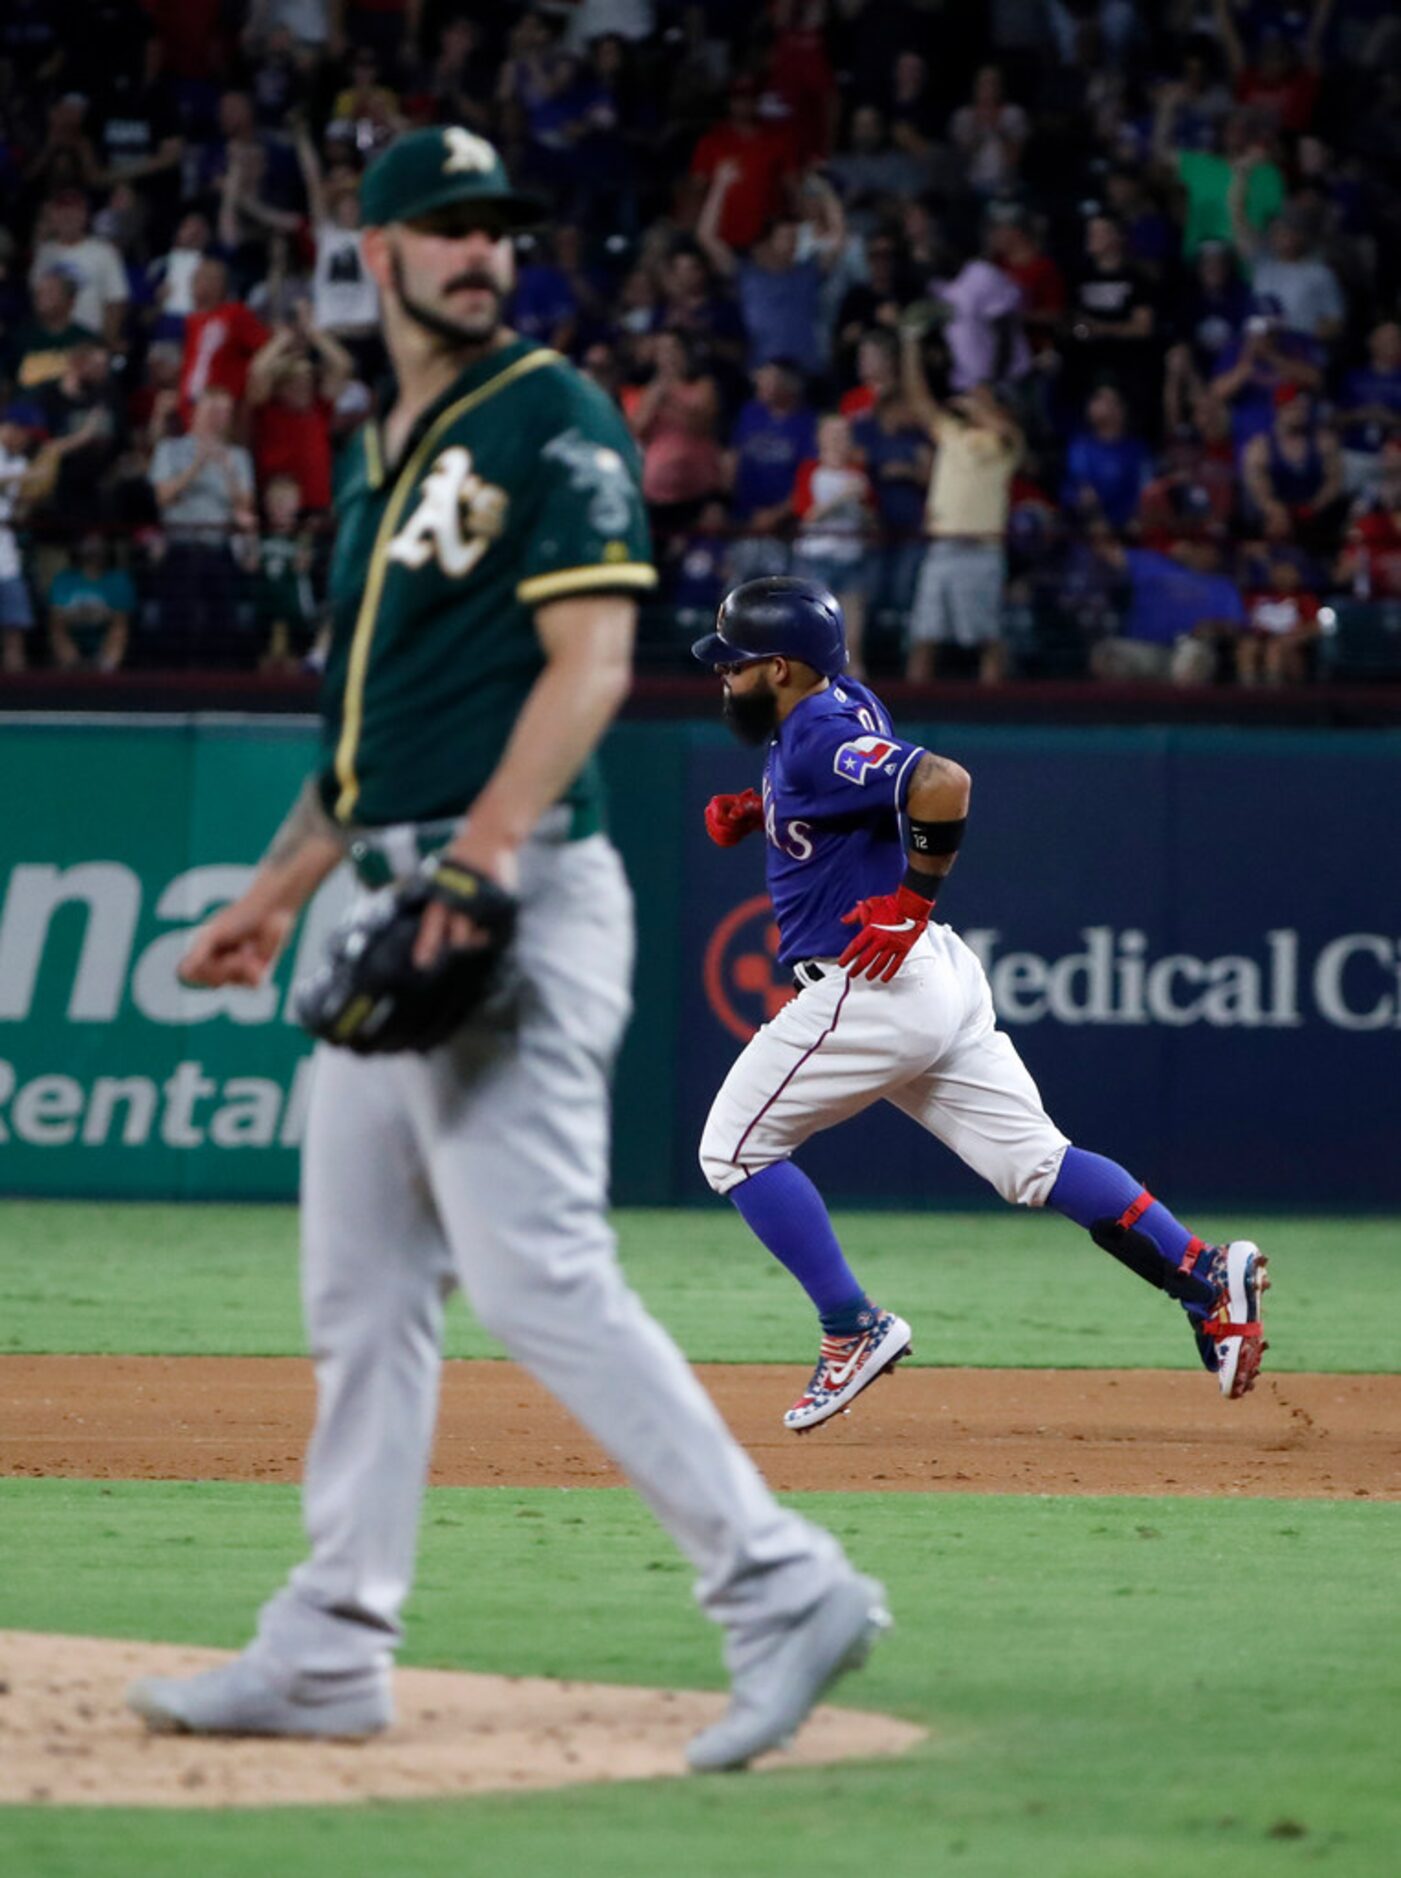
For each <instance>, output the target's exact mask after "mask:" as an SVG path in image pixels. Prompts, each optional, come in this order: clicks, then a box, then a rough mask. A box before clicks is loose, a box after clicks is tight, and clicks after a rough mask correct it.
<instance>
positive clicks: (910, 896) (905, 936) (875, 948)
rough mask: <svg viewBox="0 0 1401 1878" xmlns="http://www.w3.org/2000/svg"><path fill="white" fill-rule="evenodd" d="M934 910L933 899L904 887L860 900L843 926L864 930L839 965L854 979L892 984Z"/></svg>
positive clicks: (844, 953) (849, 947)
mask: <svg viewBox="0 0 1401 1878" xmlns="http://www.w3.org/2000/svg"><path fill="white" fill-rule="evenodd" d="M933 911H934V902H933V901H932V900H926V899H924V898H922V896H921V895H919V894H917V893H916V892H915V891H914V889H913V888H911V887H906V886H904V885H903V884H902V885H901V886H900V887H898V888H897V889H896V891H895V892H894V893H878V894H875V895H874V896H873V897H872V898H871V899H869V900H858V901H857V902H856V905H855V906H854V907H853V908H852V909H851V911H850V912H849V913H843V914H842V924H843V926H859V927H860V928H861V930H860V931H859V932H858V933H857V935H856V937H855V938H854V939H853V940H852V942H851V944H850V945H849V946H848V947H847V949H846V951H845V952H843V954H842V956H841V957H840V959H838V961H837V963H838V964H839V965H846V966H849V967H850V969H851V976H852V977H853V978H860V977H861V976H862V975H863V974H864V975H865V976H866V977H867V978H874V979H879V980H880V981H881V983H882V984H889V982H890V980H891V979H892V978H893V977H894V976H895V974H896V972H898V971H899V969H900V967H901V966H902V965H903V964H904V963H905V960H906V959H907V958H908V957H909V954H910V950H911V948H912V947H913V946H914V944H915V942H916V940H917V939H918V938H919V936H920V934H921V933H922V932H923V931H924V929H925V927H926V926H927V925H928V924H929V915H930V914H931V913H932V912H933Z"/></svg>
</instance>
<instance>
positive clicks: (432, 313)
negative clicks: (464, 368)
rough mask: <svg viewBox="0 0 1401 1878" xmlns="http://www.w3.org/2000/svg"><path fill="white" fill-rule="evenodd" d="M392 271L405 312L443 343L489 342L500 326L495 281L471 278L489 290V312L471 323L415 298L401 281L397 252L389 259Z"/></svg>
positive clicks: (487, 344) (415, 322)
mask: <svg viewBox="0 0 1401 1878" xmlns="http://www.w3.org/2000/svg"><path fill="white" fill-rule="evenodd" d="M390 265H391V267H392V269H393V274H394V291H395V293H396V294H397V295H398V298H399V304H400V305H401V306H402V307H403V309H404V311H405V313H407V314H408V316H409V318H410V319H411V320H412V321H413V322H414V324H415V325H417V326H421V327H422V328H423V330H424V331H425V332H429V333H432V334H433V336H434V338H435V339H441V340H442V341H443V342H444V344H445V345H449V346H452V347H454V348H457V347H465V346H489V345H490V344H491V342H492V340H493V339H495V337H496V335H497V334H498V333H499V332H500V330H501V298H502V295H501V289H500V288H499V287H498V286H497V285H496V283H495V281H489V280H478V279H474V281H473V285H474V286H480V287H481V288H482V289H483V290H484V291H485V292H487V293H490V295H491V296H492V299H491V312H490V313H489V314H486V315H483V316H482V318H480V319H477V320H473V321H472V322H471V323H470V324H467V323H464V322H463V321H461V320H454V319H449V318H448V316H447V314H446V313H439V312H438V311H437V309H436V308H435V307H430V306H424V304H423V302H422V301H421V300H415V299H414V298H413V296H412V295H411V294H410V292H409V290H408V287H407V286H406V284H405V281H404V263H403V259H402V257H401V256H399V255H397V254H396V255H394V256H393V257H392V260H391V263H390Z"/></svg>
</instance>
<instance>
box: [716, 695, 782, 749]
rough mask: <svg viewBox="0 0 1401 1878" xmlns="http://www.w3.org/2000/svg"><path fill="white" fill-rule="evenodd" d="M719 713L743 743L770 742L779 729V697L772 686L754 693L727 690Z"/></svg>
mask: <svg viewBox="0 0 1401 1878" xmlns="http://www.w3.org/2000/svg"><path fill="white" fill-rule="evenodd" d="M720 714H721V716H722V717H723V718H724V720H725V722H726V723H727V724H728V725H729V727H730V729H731V730H732V731H733V732H734V733H735V735H736V736H737V737H738V738H739V740H740V742H741V743H752V744H761V743H767V742H768V740H769V738H770V737H772V735H773V733H774V732H775V730H777V728H778V698H777V696H776V695H775V693H774V690H773V687H772V686H771V685H768V684H765V685H763V686H761V687H760V688H759V689H757V690H754V691H731V690H730V688H729V686H728V685H727V686H726V687H725V695H724V697H723V698H722V700H721V703H720Z"/></svg>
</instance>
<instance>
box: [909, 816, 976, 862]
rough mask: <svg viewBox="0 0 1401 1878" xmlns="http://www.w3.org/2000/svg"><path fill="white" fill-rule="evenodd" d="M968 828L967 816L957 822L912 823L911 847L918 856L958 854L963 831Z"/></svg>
mask: <svg viewBox="0 0 1401 1878" xmlns="http://www.w3.org/2000/svg"><path fill="white" fill-rule="evenodd" d="M967 826H968V817H967V816H966V815H965V816H963V817H961V819H960V820H958V821H956V822H916V821H913V820H912V821H911V823H910V847H911V848H912V849H913V850H914V852H915V853H916V854H957V853H958V847H959V843H960V842H961V841H962V840H963V831H964V829H965V828H966V827H967Z"/></svg>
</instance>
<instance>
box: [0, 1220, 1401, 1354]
mask: <svg viewBox="0 0 1401 1878" xmlns="http://www.w3.org/2000/svg"><path fill="white" fill-rule="evenodd" d="M617 1223H618V1230H619V1234H620V1238H621V1244H622V1256H623V1261H624V1264H625V1266H626V1268H627V1271H628V1274H629V1276H630V1278H631V1279H632V1282H633V1283H634V1284H635V1285H636V1287H637V1289H638V1290H639V1291H640V1292H641V1293H642V1295H643V1296H644V1297H645V1298H646V1300H647V1302H648V1303H649V1304H650V1305H651V1306H652V1308H653V1309H654V1310H655V1311H656V1313H657V1315H658V1316H659V1317H660V1318H661V1319H662V1321H663V1322H664V1323H665V1324H666V1325H667V1326H668V1327H669V1328H670V1329H671V1330H672V1331H673V1332H674V1333H675V1335H676V1336H677V1338H678V1339H679V1341H680V1342H681V1344H682V1346H683V1347H684V1348H685V1350H686V1351H687V1353H688V1355H690V1356H691V1357H692V1358H693V1360H695V1361H697V1362H719V1361H729V1362H739V1363H745V1362H803V1361H806V1360H807V1359H808V1358H809V1357H810V1356H811V1354H812V1339H813V1329H812V1315H811V1312H810V1310H809V1308H808V1305H807V1302H806V1300H805V1299H804V1297H803V1296H802V1294H801V1292H800V1291H799V1290H798V1288H797V1286H796V1285H795V1284H794V1283H793V1281H792V1280H791V1279H790V1278H789V1277H788V1276H787V1274H786V1273H784V1272H783V1271H782V1270H781V1269H780V1268H779V1267H778V1266H777V1265H776V1264H775V1263H774V1262H773V1260H772V1259H770V1258H769V1257H768V1255H767V1254H766V1253H765V1252H764V1251H763V1250H762V1249H761V1248H760V1247H759V1246H758V1244H757V1243H756V1241H755V1240H754V1239H752V1238H751V1237H750V1235H749V1233H748V1231H747V1230H746V1229H745V1227H744V1226H743V1225H742V1224H741V1222H740V1221H739V1220H738V1219H737V1218H736V1216H735V1215H734V1214H733V1212H732V1211H731V1210H730V1209H729V1208H728V1207H726V1206H723V1205H721V1204H719V1203H718V1202H717V1204H716V1206H715V1207H714V1209H707V1210H703V1211H697V1212H649V1211H635V1212H623V1213H620V1214H619V1215H618V1221H617ZM837 1224H838V1228H839V1230H840V1231H841V1233H842V1235H843V1239H844V1242H845V1244H846V1246H847V1248H848V1251H849V1253H850V1255H851V1258H852V1261H853V1263H854V1265H855V1266H856V1269H857V1271H858V1273H859V1274H860V1276H861V1277H862V1279H863V1281H864V1282H865V1283H866V1285H867V1286H868V1288H869V1289H870V1291H871V1292H872V1294H873V1295H874V1296H877V1297H879V1298H881V1299H882V1300H883V1301H885V1302H887V1303H889V1304H892V1305H894V1306H896V1307H898V1308H899V1309H900V1310H901V1311H902V1312H903V1313H904V1314H905V1315H906V1316H907V1317H909V1318H910V1319H911V1321H912V1322H913V1323H914V1325H915V1328H916V1331H917V1337H916V1345H917V1348H918V1351H919V1358H918V1360H919V1361H921V1362H925V1363H937V1364H961V1365H969V1364H972V1365H977V1364H994V1365H1006V1366H1014V1365H1030V1366H1033V1367H1045V1368H1072V1369H1073V1368H1106V1367H1120V1366H1124V1367H1132V1366H1144V1367H1152V1368H1191V1367H1194V1366H1195V1363H1196V1357H1195V1354H1194V1352H1193V1349H1192V1346H1191V1343H1190V1341H1189V1339H1188V1338H1187V1336H1186V1335H1185V1333H1184V1328H1183V1324H1182V1320H1181V1316H1180V1314H1179V1312H1178V1311H1177V1310H1176V1308H1175V1307H1173V1306H1171V1305H1169V1304H1168V1303H1167V1302H1166V1300H1164V1299H1162V1298H1160V1297H1157V1296H1154V1295H1152V1294H1150V1293H1149V1292H1148V1290H1147V1289H1146V1288H1145V1287H1144V1286H1142V1285H1141V1284H1139V1283H1138V1281H1137V1280H1135V1279H1134V1278H1132V1277H1131V1276H1130V1275H1129V1274H1128V1273H1127V1272H1125V1271H1123V1270H1122V1268H1120V1267H1119V1266H1117V1265H1115V1264H1114V1263H1113V1262H1112V1261H1111V1260H1110V1259H1108V1258H1107V1257H1106V1256H1105V1255H1104V1254H1103V1253H1101V1252H1099V1251H1097V1250H1096V1249H1095V1247H1094V1246H1093V1245H1092V1244H1091V1243H1090V1241H1089V1239H1088V1238H1087V1236H1086V1235H1085V1234H1083V1233H1080V1232H1078V1231H1077V1230H1076V1229H1075V1228H1074V1227H1073V1226H1070V1225H1067V1224H1066V1222H1065V1221H1064V1220H1060V1219H1056V1218H1048V1217H1045V1216H1042V1215H1039V1214H1031V1213H1027V1212H1022V1211H1013V1210H1010V1209H1009V1210H1008V1211H1007V1212H1004V1213H969V1214H960V1213H930V1214H918V1213H851V1214H845V1215H838V1218H837ZM1200 1224H1201V1225H1202V1227H1203V1228H1204V1229H1205V1230H1206V1231H1208V1232H1211V1233H1212V1234H1213V1235H1216V1236H1223V1237H1224V1236H1232V1235H1238V1234H1245V1233H1249V1234H1250V1235H1251V1236H1252V1237H1257V1238H1259V1239H1260V1241H1261V1242H1262V1243H1263V1244H1264V1246H1265V1247H1266V1249H1267V1250H1268V1251H1269V1253H1270V1255H1271V1259H1272V1263H1273V1267H1274V1275H1275V1289H1274V1291H1273V1292H1272V1293H1271V1298H1270V1343H1271V1350H1270V1367H1271V1369H1272V1370H1276V1371H1288V1370H1376V1369H1391V1368H1394V1367H1395V1363H1396V1353H1397V1350H1398V1349H1401V1264H1398V1260H1397V1257H1396V1246H1397V1242H1398V1223H1397V1222H1396V1221H1395V1220H1387V1219H1376V1218H1370V1219H1356V1220H1348V1219H1338V1218H1325V1219H1298V1218H1278V1219H1271V1220H1256V1221H1253V1222H1252V1221H1247V1220H1244V1219H1229V1218H1226V1219H1222V1218H1215V1217H1213V1218H1212V1219H1210V1220H1203V1221H1201V1222H1200ZM450 1324H451V1328H450V1332H449V1344H448V1348H449V1352H450V1354H452V1355H454V1356H490V1355H499V1354H500V1352H499V1350H498V1348H497V1346H496V1345H495V1344H493V1342H492V1341H491V1339H490V1338H488V1337H487V1336H486V1335H485V1334H484V1333H483V1332H482V1331H480V1330H479V1329H478V1328H477V1326H476V1324H475V1323H474V1322H472V1320H471V1318H470V1316H469V1314H468V1313H467V1312H466V1311H464V1310H463V1309H461V1307H460V1306H459V1307H455V1308H454V1310H453V1312H452V1314H451V1319H450ZM302 1348H303V1341H302V1332H301V1325H300V1321H299V1315H298V1304H297V1277H296V1219H295V1214H294V1213H293V1212H292V1210H291V1209H290V1208H286V1207H267V1206H177V1205H171V1206H135V1205H95V1204H87V1203H67V1202H59V1201H8V1202H3V1203H0V1353H3V1352H5V1351H50V1350H53V1351H71V1352H88V1351H118V1352H128V1353H129V1352H142V1351H150V1352H165V1353H169V1354H172V1355H185V1354H195V1353H210V1354H245V1355H281V1354H288V1353H296V1352H299V1351H300V1350H301V1349H302Z"/></svg>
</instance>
